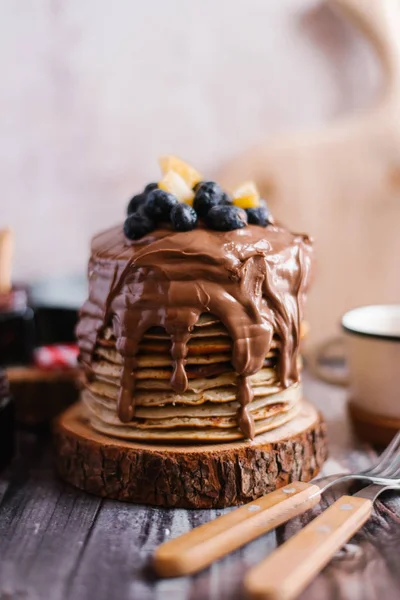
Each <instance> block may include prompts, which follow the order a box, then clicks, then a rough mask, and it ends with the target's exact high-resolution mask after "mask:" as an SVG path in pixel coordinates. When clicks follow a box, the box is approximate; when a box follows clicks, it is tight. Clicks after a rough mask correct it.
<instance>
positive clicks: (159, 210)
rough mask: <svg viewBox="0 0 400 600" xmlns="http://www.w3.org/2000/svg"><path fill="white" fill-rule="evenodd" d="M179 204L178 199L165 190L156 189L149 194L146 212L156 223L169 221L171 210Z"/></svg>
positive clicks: (145, 207) (145, 206)
mask: <svg viewBox="0 0 400 600" xmlns="http://www.w3.org/2000/svg"><path fill="white" fill-rule="evenodd" d="M177 204H178V199H177V198H175V196H173V195H172V194H169V193H168V192H164V190H160V189H158V188H157V189H155V190H153V191H152V192H150V193H149V194H147V199H146V203H145V205H144V211H145V213H146V215H147V216H148V217H150V219H153V220H154V221H156V222H158V221H167V220H168V219H169V217H170V214H171V210H172V209H173V207H174V206H176V205H177Z"/></svg>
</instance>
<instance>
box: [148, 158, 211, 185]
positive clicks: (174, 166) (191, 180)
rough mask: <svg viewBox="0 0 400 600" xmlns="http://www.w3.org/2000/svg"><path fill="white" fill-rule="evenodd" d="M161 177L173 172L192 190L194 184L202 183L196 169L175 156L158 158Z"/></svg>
mask: <svg viewBox="0 0 400 600" xmlns="http://www.w3.org/2000/svg"><path fill="white" fill-rule="evenodd" d="M158 160H159V163H160V167H161V171H162V173H163V175H166V174H167V173H168V171H175V173H178V175H180V176H181V177H182V179H183V180H184V181H185V182H186V183H187V184H188V186H189V187H190V188H192V187H193V186H194V185H196V183H199V181H202V179H203V177H202V176H201V175H200V173H199V172H198V171H196V169H194V168H193V167H191V166H190V165H188V164H187V163H185V162H184V161H183V160H181V159H180V158H177V157H176V156H172V155H168V156H160V158H159V159H158Z"/></svg>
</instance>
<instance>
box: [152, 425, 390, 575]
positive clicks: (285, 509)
mask: <svg viewBox="0 0 400 600" xmlns="http://www.w3.org/2000/svg"><path fill="white" fill-rule="evenodd" d="M399 449H400V432H399V433H398V434H397V435H396V436H395V438H394V439H393V440H392V442H391V443H390V444H389V446H388V447H387V448H386V450H385V451H384V452H383V453H382V454H381V456H380V458H379V460H378V462H377V464H376V465H375V466H374V467H373V468H371V469H368V470H366V471H363V472H362V473H357V474H349V475H347V474H346V475H334V476H332V477H329V478H322V479H319V480H315V481H314V482H311V483H303V482H293V483H290V484H289V485H286V486H285V487H283V488H280V489H278V490H275V491H274V492H271V493H270V494H266V495H265V496H262V497H261V498H258V500H254V501H253V502H250V503H249V504H245V505H244V506H241V507H240V508H237V509H235V510H232V511H231V512H229V513H227V514H225V515H223V516H221V517H218V518H217V519H214V520H212V521H210V522H208V523H205V524H204V525H200V526H199V527H196V528H195V529H192V530H191V531H189V532H188V533H185V534H184V535H182V536H180V537H177V538H175V539H173V540H170V541H168V542H165V543H164V544H162V545H161V546H159V547H158V548H157V550H156V551H155V553H154V556H153V567H154V569H155V571H156V572H157V573H158V574H159V575H160V576H162V577H177V576H180V575H188V574H191V573H195V572H196V571H199V570H201V569H203V568H204V567H207V566H208V565H210V564H211V563H212V562H214V561H215V560H217V559H219V558H221V557H222V556H225V555H226V554H228V553H230V552H232V551H234V550H236V549H237V548H240V547H241V546H243V545H244V544H247V543H248V542H250V541H252V540H254V539H256V538H257V537H259V536H260V535H262V534H263V533H266V532H267V531H270V530H271V529H274V528H275V527H278V525H281V524H282V523H285V522H286V521H289V519H292V518H293V517H296V516H297V515H300V514H302V513H304V512H306V511H307V510H308V509H309V508H312V507H313V506H314V505H316V504H317V503H318V502H319V501H320V499H321V494H323V493H324V492H326V491H327V490H328V489H329V488H330V487H332V486H333V485H336V484H338V483H342V482H344V481H348V480H357V479H359V480H364V481H365V482H366V483H374V484H378V485H383V486H385V485H392V483H393V482H392V480H391V479H390V478H389V479H388V478H384V477H383V476H382V472H384V471H385V469H387V468H388V466H390V464H391V461H392V460H393V458H394V457H395V456H396V455H397V453H398V452H399ZM340 514H341V515H342V513H340ZM366 518H368V517H366ZM250 581H252V579H251V580H250Z"/></svg>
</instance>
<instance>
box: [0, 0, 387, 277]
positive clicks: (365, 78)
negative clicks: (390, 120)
mask: <svg viewBox="0 0 400 600" xmlns="http://www.w3.org/2000/svg"><path fill="white" fill-rule="evenodd" d="M0 14H1V16H0V44H1V52H0V62H1V88H0V89H1V91H0V103H1V104H0V106H1V110H0V181H1V187H2V190H1V205H0V206H1V211H0V224H1V225H6V224H9V225H11V226H12V227H14V228H15V232H16V236H17V256H16V264H15V275H16V276H17V277H19V278H21V277H27V278H29V279H35V278H37V277H39V276H43V275H46V274H55V273H58V272H60V271H62V272H73V271H80V270H82V269H83V268H84V264H85V262H86V259H87V250H88V243H89V237H90V235H91V234H93V233H94V232H95V231H96V230H98V229H101V228H105V227H107V226H109V225H111V224H114V223H115V222H118V221H120V220H121V219H122V217H123V213H124V208H125V205H126V202H127V200H128V198H129V196H130V194H131V193H132V192H135V191H136V190H138V189H139V188H140V187H141V186H143V185H144V184H145V182H147V181H149V180H152V179H154V178H155V177H157V175H158V169H157V165H156V158H157V156H158V155H159V154H160V153H166V152H174V153H177V154H179V155H181V156H183V157H187V158H188V159H190V161H192V162H193V163H194V164H195V165H196V166H198V167H199V168H200V169H201V170H202V171H203V172H205V173H206V174H212V173H213V172H214V171H215V170H216V169H217V168H218V167H219V166H220V165H221V164H222V163H223V162H224V161H226V160H227V159H229V158H230V157H231V156H233V155H234V154H236V153H237V152H238V151H240V150H241V149H243V148H244V147H246V146H247V145H249V144H252V143H254V142H257V141H259V140H260V139H266V138H268V137H272V136H274V135H276V134H279V133H280V132H282V131H287V130H288V129H292V128H297V127H306V126H318V125H319V124H321V123H325V122H327V121H328V120H330V119H332V118H334V117H336V116H337V115H338V114H339V113H345V112H347V111H351V110H355V109H357V108H358V107H360V106H365V105H366V104H368V103H370V102H371V100H372V97H373V94H374V90H375V88H376V84H375V80H376V69H375V63H374V61H373V59H372V58H371V56H370V54H369V51H368V49H367V48H366V47H364V44H363V42H362V41H361V40H359V39H358V36H357V35H356V34H355V32H353V31H352V29H351V28H350V27H349V26H345V25H344V24H343V23H342V21H341V20H340V19H339V18H338V17H336V16H334V15H333V14H331V13H330V12H329V11H328V10H327V9H326V8H321V6H320V5H318V4H317V3H316V2H310V1H302V0H284V1H283V0H268V1H267V0H234V1H232V0H231V1H223V0H202V1H201V2H196V1H194V0H192V1H188V0H168V1H167V0H164V1H162V0H153V1H151V0H150V1H147V2H144V1H143V0H140V1H138V0H134V1H133V0H116V1H114V2H110V1H108V2H107V1H106V0H85V1H82V0H68V1H64V2H63V1H62V0H2V1H1V3H0Z"/></svg>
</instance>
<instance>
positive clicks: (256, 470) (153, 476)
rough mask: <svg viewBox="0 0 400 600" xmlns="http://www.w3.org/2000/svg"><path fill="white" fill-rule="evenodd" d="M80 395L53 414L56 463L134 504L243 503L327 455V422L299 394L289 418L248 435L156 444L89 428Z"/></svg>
mask: <svg viewBox="0 0 400 600" xmlns="http://www.w3.org/2000/svg"><path fill="white" fill-rule="evenodd" d="M84 415H85V413H84V409H83V407H82V405H81V404H80V403H78V404H75V405H74V406H72V407H70V408H69V409H68V410H66V411H65V412H64V413H63V414H62V415H61V416H60V417H59V418H58V419H57V421H56V423H55V427H54V442H55V449H56V462H57V468H58V471H59V473H60V475H61V477H62V478H63V479H65V480H66V481H67V482H69V483H71V484H73V485H75V486H77V487H78V488H81V489H82V490H85V491H86V492H90V493H92V494H96V495H99V496H103V497H106V498H115V499H117V500H124V501H127V502H135V503H139V504H151V505H155V506H165V507H181V508H217V507H218V508H221V507H226V506H234V505H237V504H243V503H245V502H249V501H251V500H254V499H256V498H258V497H259V496H261V495H263V494H266V493H268V492H270V491H272V490H274V489H275V488H277V487H281V486H283V485H286V484H287V483H289V482H291V481H294V480H300V481H309V480H310V479H311V478H313V477H314V476H315V475H316V474H317V473H318V471H319V470H320V468H321V467H322V464H323V462H324V461H325V459H326V457H327V445H326V427H325V422H324V420H323V418H322V416H321V414H320V413H318V412H317V410H316V409H315V408H314V406H313V405H312V404H310V403H309V402H307V401H304V404H303V407H302V410H301V413H300V414H299V415H298V416H297V417H295V418H294V419H293V420H292V421H291V422H290V423H287V424H286V425H283V426H282V427H279V428H278V429H275V430H273V431H270V432H268V433H264V434H262V435H259V436H257V437H256V439H255V440H253V441H252V442H249V441H245V442H235V443H227V444H210V445H205V444H202V445H191V446H183V445H182V446H180V445H161V444H160V445H156V444H154V443H152V444H144V443H138V442H129V441H126V440H119V439H116V438H112V437H107V436H105V435H102V434H99V433H97V432H95V431H93V430H92V428H91V427H90V425H89V423H88V421H87V419H86V418H85V416H84Z"/></svg>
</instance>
